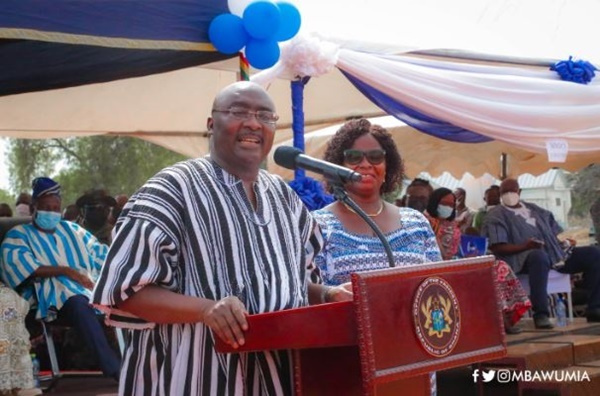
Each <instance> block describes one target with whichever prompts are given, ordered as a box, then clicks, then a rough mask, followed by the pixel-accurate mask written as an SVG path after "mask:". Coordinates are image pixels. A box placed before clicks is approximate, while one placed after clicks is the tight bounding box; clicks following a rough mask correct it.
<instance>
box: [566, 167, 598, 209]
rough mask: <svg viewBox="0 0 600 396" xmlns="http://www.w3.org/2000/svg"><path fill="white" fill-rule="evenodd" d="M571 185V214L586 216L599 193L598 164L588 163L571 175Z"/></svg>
mask: <svg viewBox="0 0 600 396" xmlns="http://www.w3.org/2000/svg"><path fill="white" fill-rule="evenodd" d="M571 181H572V183H573V184H572V185H573V189H572V205H571V214H572V215H575V216H583V217H587V216H589V215H590V206H591V205H592V203H593V202H594V200H595V199H597V198H598V196H599V195H600V191H598V190H597V189H598V188H600V164H594V165H590V166H588V167H587V168H585V169H582V170H580V171H579V172H577V173H574V174H573V175H572V176H571Z"/></svg>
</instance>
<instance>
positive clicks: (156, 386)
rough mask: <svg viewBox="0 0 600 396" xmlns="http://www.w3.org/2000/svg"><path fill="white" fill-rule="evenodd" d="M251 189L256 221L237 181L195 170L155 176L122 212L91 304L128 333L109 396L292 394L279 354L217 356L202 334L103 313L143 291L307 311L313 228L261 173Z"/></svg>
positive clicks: (197, 164)
mask: <svg viewBox="0 0 600 396" xmlns="http://www.w3.org/2000/svg"><path fill="white" fill-rule="evenodd" d="M254 188H255V192H256V198H257V209H256V211H255V210H254V209H253V208H252V205H251V203H250V202H249V200H248V198H247V196H246V194H245V192H244V189H243V186H242V183H241V180H240V179H238V178H237V177H235V176H233V175H231V174H229V173H227V172H226V171H225V170H223V169H222V168H220V167H219V166H218V165H216V164H215V163H214V162H212V161H210V160H209V159H196V160H190V161H186V162H181V163H179V164H176V165H174V166H172V167H170V168H167V169H165V170H163V171H162V172H160V173H159V174H158V175H157V176H155V177H154V178H152V179H150V180H149V181H148V182H147V183H146V184H145V185H144V186H143V187H142V188H141V189H140V190H139V191H138V192H137V193H136V194H135V195H134V196H133V197H132V199H131V200H130V202H129V203H128V204H127V205H126V207H125V209H124V211H123V214H122V215H121V217H120V220H119V224H118V231H117V234H116V236H115V238H114V240H113V243H112V245H111V248H110V251H109V254H108V257H107V260H106V264H105V265H104V267H103V269H102V272H101V276H100V279H99V280H98V283H97V285H96V288H95V290H94V298H93V302H94V304H96V306H98V307H99V308H101V309H103V310H104V311H105V312H107V313H108V315H109V317H108V319H109V322H111V324H113V325H118V326H123V327H129V328H130V329H131V330H129V332H128V335H129V337H128V341H127V347H126V352H125V356H124V359H123V368H122V370H121V383H120V387H119V394H121V395H128V396H129V395H167V396H175V395H186V396H188V395H211V396H212V395H289V394H291V393H292V378H291V358H290V353H289V352H288V351H278V352H264V353H239V354H218V353H216V352H215V350H214V348H213V345H214V344H213V343H214V340H213V335H212V332H211V331H210V330H209V329H208V327H205V326H204V325H203V324H201V323H197V324H174V325H159V324H154V323H146V322H144V321H143V320H141V319H139V318H135V317H131V316H130V314H123V312H122V311H118V310H116V309H111V308H112V307H113V306H115V305H117V306H118V305H119V303H121V302H122V301H124V300H126V299H127V298H128V296H131V295H132V294H134V293H135V292H136V291H137V290H140V289H141V288H142V287H143V286H144V285H149V284H157V285H160V286H162V287H165V288H167V289H169V290H172V291H176V292H178V293H181V294H185V295H191V296H199V297H203V298H208V299H212V300H219V299H222V298H224V297H227V296H230V295H237V296H239V297H240V298H241V299H242V301H243V302H244V303H245V305H246V308H247V309H248V312H250V313H262V312H270V311H278V310H282V309H288V308H295V307H300V306H305V305H307V304H308V298H307V282H309V281H311V278H312V281H317V282H318V281H320V280H319V279H318V278H319V274H318V270H317V269H315V268H314V266H313V265H312V257H313V256H314V254H315V253H317V252H318V250H319V249H320V248H321V245H322V238H321V234H320V231H319V228H318V226H317V225H316V222H315V221H314V220H313V219H312V217H311V216H310V214H309V212H308V210H307V209H306V208H305V207H304V206H303V205H302V203H301V201H300V200H299V198H298V197H297V195H296V194H295V192H294V191H293V190H291V189H290V188H289V187H288V186H287V184H286V183H285V182H284V181H283V180H282V179H281V178H280V177H278V176H273V175H270V174H268V173H267V172H265V171H262V170H261V171H260V173H259V176H258V180H257V182H256V183H255V185H254Z"/></svg>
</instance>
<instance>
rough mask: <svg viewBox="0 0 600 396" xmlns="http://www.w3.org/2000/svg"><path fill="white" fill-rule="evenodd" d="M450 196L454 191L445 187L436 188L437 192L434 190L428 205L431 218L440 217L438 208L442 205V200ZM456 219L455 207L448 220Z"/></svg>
mask: <svg viewBox="0 0 600 396" xmlns="http://www.w3.org/2000/svg"><path fill="white" fill-rule="evenodd" d="M448 194H452V190H450V189H448V188H445V187H440V188H436V189H435V190H433V193H431V196H430V197H429V202H428V203H427V213H429V214H430V215H431V216H433V217H435V218H437V217H439V214H438V210H437V207H438V205H439V204H440V201H441V200H442V198H444V197H445V196H446V195H448ZM452 195H453V194H452ZM455 217H456V208H455V207H454V208H452V215H451V216H450V217H448V219H447V220H450V221H452V220H454V218H455Z"/></svg>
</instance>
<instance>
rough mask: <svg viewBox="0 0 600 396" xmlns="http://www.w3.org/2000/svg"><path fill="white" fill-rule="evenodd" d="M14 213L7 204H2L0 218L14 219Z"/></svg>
mask: <svg viewBox="0 0 600 396" xmlns="http://www.w3.org/2000/svg"><path fill="white" fill-rule="evenodd" d="M12 215H13V212H12V209H11V208H10V206H9V205H8V204H7V203H0V217H12Z"/></svg>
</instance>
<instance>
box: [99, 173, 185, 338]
mask: <svg viewBox="0 0 600 396" xmlns="http://www.w3.org/2000/svg"><path fill="white" fill-rule="evenodd" d="M176 185H177V182H176V177H175V175H172V174H171V175H169V174H167V175H163V177H160V175H159V176H157V177H155V178H153V179H151V180H150V181H149V182H148V183H147V184H146V185H145V186H144V187H142V189H141V190H139V191H138V192H137V193H136V195H135V197H134V198H135V199H132V200H131V204H130V205H129V206H128V207H126V208H125V210H124V214H123V215H122V216H121V219H122V220H121V221H120V222H119V224H118V230H117V233H116V235H115V239H114V240H113V242H112V244H111V247H110V250H109V252H108V256H107V258H106V263H105V264H104V266H103V268H102V272H101V274H100V278H99V279H98V282H97V284H96V287H95V289H94V295H93V304H94V305H95V306H96V307H97V308H98V309H100V310H101V311H103V312H105V313H106V314H107V322H108V323H109V324H111V325H113V326H121V327H130V328H138V329H139V328H148V327H154V326H155V324H154V323H148V322H146V321H145V320H143V319H141V318H138V317H135V316H134V315H132V314H131V313H128V312H124V311H122V310H119V309H117V308H116V306H118V305H119V304H121V303H122V302H123V301H125V300H127V299H128V298H129V297H131V296H132V295H133V294H135V293H136V292H138V291H139V290H141V289H142V288H143V287H145V286H147V285H152V284H156V285H159V286H162V287H164V288H166V289H168V290H173V291H177V290H178V289H179V287H180V271H179V270H178V267H177V266H178V257H179V254H178V252H179V246H180V242H178V241H180V238H181V237H182V232H181V231H182V226H181V224H182V221H181V216H180V214H181V213H182V212H181V211H182V201H181V199H180V195H179V194H178V193H177V188H176Z"/></svg>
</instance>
